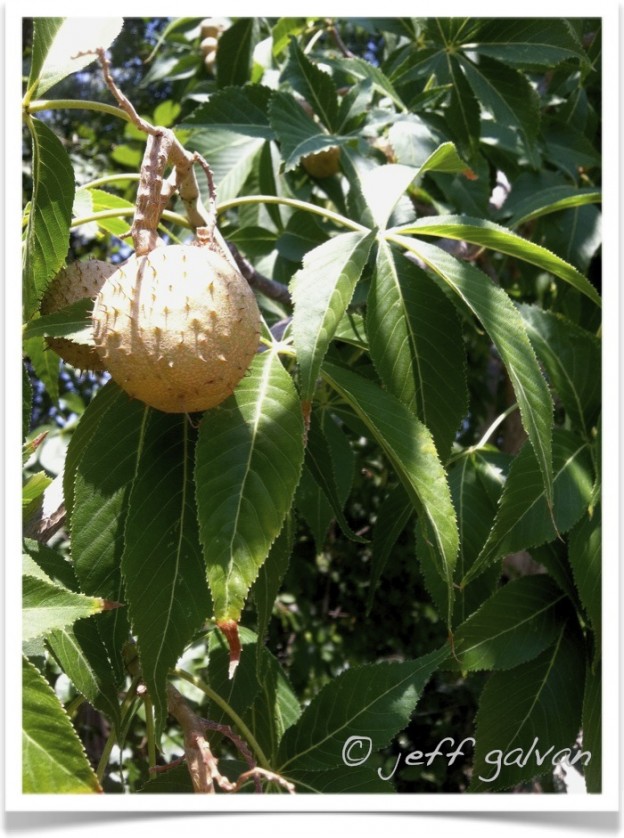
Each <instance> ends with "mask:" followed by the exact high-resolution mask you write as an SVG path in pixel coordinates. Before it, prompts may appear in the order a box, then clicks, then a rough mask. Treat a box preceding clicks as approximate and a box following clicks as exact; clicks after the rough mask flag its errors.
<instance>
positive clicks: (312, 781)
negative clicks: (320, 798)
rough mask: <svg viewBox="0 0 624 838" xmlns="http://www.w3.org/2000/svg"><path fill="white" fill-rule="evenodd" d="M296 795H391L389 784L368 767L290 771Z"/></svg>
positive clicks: (390, 785) (392, 790)
mask: <svg viewBox="0 0 624 838" xmlns="http://www.w3.org/2000/svg"><path fill="white" fill-rule="evenodd" d="M288 777H289V779H290V780H291V781H292V782H293V783H294V784H295V791H296V793H297V794H393V793H394V792H395V788H394V786H393V784H392V783H391V782H387V781H386V780H382V779H381V777H380V776H379V774H378V773H377V771H376V770H375V768H374V767H373V766H372V765H370V766H368V765H362V766H357V765H356V766H348V767H346V766H341V767H340V768H330V769H326V770H325V771H297V770H294V771H291V772H290V773H289V775H288Z"/></svg>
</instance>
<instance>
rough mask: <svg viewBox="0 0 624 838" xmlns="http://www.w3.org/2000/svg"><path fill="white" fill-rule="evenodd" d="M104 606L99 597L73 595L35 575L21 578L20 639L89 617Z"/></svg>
mask: <svg viewBox="0 0 624 838" xmlns="http://www.w3.org/2000/svg"><path fill="white" fill-rule="evenodd" d="M106 607H107V603H106V602H105V601H104V600H102V599H99V598H95V597H87V596H84V595H83V594H76V593H74V592H73V591H68V590H67V589H66V588H61V587H60V586H59V585H54V584H52V582H49V581H46V580H45V579H41V578H37V577H35V576H26V575H25V576H24V577H23V579H22V638H23V639H24V640H33V639H34V638H35V637H42V636H43V635H45V634H48V632H51V631H54V630H55V629H60V628H65V627H66V626H70V625H72V623H75V622H76V620H80V619H81V618H82V617H91V616H92V615H93V614H98V613H99V612H100V611H103V610H104V609H105V608H106Z"/></svg>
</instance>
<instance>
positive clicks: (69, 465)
mask: <svg viewBox="0 0 624 838" xmlns="http://www.w3.org/2000/svg"><path fill="white" fill-rule="evenodd" d="M119 397H120V389H119V387H118V386H117V384H115V382H114V381H109V382H107V383H106V384H105V385H104V387H102V388H101V389H100V390H98V391H97V393H96V394H95V396H94V398H93V399H92V400H91V401H90V402H89V404H88V405H87V407H86V409H85V411H84V413H83V414H82V416H81V417H80V421H79V422H78V424H77V425H76V428H75V430H74V431H73V433H72V435H71V439H70V441H69V445H68V447H67V453H66V455H65V467H64V469H63V497H64V499H65V511H66V513H67V523H68V525H70V524H71V516H72V512H73V507H74V483H75V480H76V468H77V467H78V462H79V460H80V459H81V457H82V455H83V454H84V452H85V450H86V449H87V448H88V446H89V441H90V440H91V439H92V437H94V436H95V433H96V431H97V427H98V425H99V424H100V422H101V421H102V417H103V416H104V414H105V413H106V411H107V410H108V409H109V408H110V407H111V406H112V405H113V404H114V403H115V402H116V401H117V399H118V398H119Z"/></svg>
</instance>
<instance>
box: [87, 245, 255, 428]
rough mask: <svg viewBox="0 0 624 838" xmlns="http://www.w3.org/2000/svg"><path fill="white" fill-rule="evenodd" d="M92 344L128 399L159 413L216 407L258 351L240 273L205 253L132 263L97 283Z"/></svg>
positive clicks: (166, 253)
mask: <svg viewBox="0 0 624 838" xmlns="http://www.w3.org/2000/svg"><path fill="white" fill-rule="evenodd" d="M93 327H94V328H93V333H94V339H95V343H96V346H97V349H98V352H99V354H100V357H101V358H102V361H103V362H104V364H105V365H106V368H107V369H108V371H109V372H110V374H111V376H112V377H113V379H114V380H115V381H116V382H117V384H119V386H120V387H122V388H123V389H124V390H125V391H126V392H127V393H128V394H129V395H130V396H133V397H134V398H137V399H140V400H141V401H143V402H145V403H146V404H148V405H150V406H151V407H155V408H157V409H158V410H162V411H164V412H165V413H193V412H195V411H201V410H207V409H208V408H210V407H214V406H215V405H217V404H219V403H220V402H222V401H223V400H224V399H226V398H227V397H228V396H229V395H230V394H231V393H232V391H233V390H234V388H235V387H236V385H237V384H238V382H239V381H240V380H241V378H242V377H243V375H244V374H245V372H246V370H247V369H248V367H249V365H250V364H251V361H252V359H253V357H254V355H255V353H256V351H257V349H258V343H259V338H260V312H259V309H258V304H257V303H256V298H255V297H254V294H253V291H252V290H251V288H250V287H249V285H248V284H247V283H246V282H245V280H244V279H243V277H242V276H241V275H240V273H239V272H238V271H237V270H236V269H235V268H233V267H232V266H231V265H230V263H229V262H227V261H226V260H225V259H224V258H223V256H221V255H219V254H218V253H215V252H214V251H212V250H210V249H209V248H207V247H197V246H193V245H169V246H167V247H160V248H157V249H156V250H153V251H151V252H150V253H147V254H145V255H144V256H132V257H131V258H130V259H128V261H127V262H126V263H125V264H124V265H123V266H121V267H120V268H119V269H118V270H117V271H116V272H115V273H114V274H112V275H111V276H110V277H109V278H108V280H107V281H106V282H105V283H104V285H103V287H102V290H101V291H100V293H99V295H98V298H97V300H96V303H95V306H94V309H93Z"/></svg>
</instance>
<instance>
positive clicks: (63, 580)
mask: <svg viewBox="0 0 624 838" xmlns="http://www.w3.org/2000/svg"><path fill="white" fill-rule="evenodd" d="M22 551H23V554H22V555H23V557H26V556H27V557H28V558H29V559H30V560H31V561H30V563H29V566H30V570H29V573H30V575H31V576H38V575H40V576H41V577H42V578H44V579H49V580H51V581H52V582H55V583H57V584H60V585H62V586H63V587H64V588H68V589H69V590H70V591H76V592H78V582H77V580H76V574H75V573H74V569H73V566H72V564H71V562H68V561H67V560H66V559H64V558H63V556H61V554H60V553H57V552H56V550H53V549H52V548H51V547H48V546H47V545H46V544H42V543H41V542H40V541H35V540H34V539H32V538H25V539H24V540H23V542H22ZM35 568H39V573H37V571H36V570H35Z"/></svg>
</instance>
